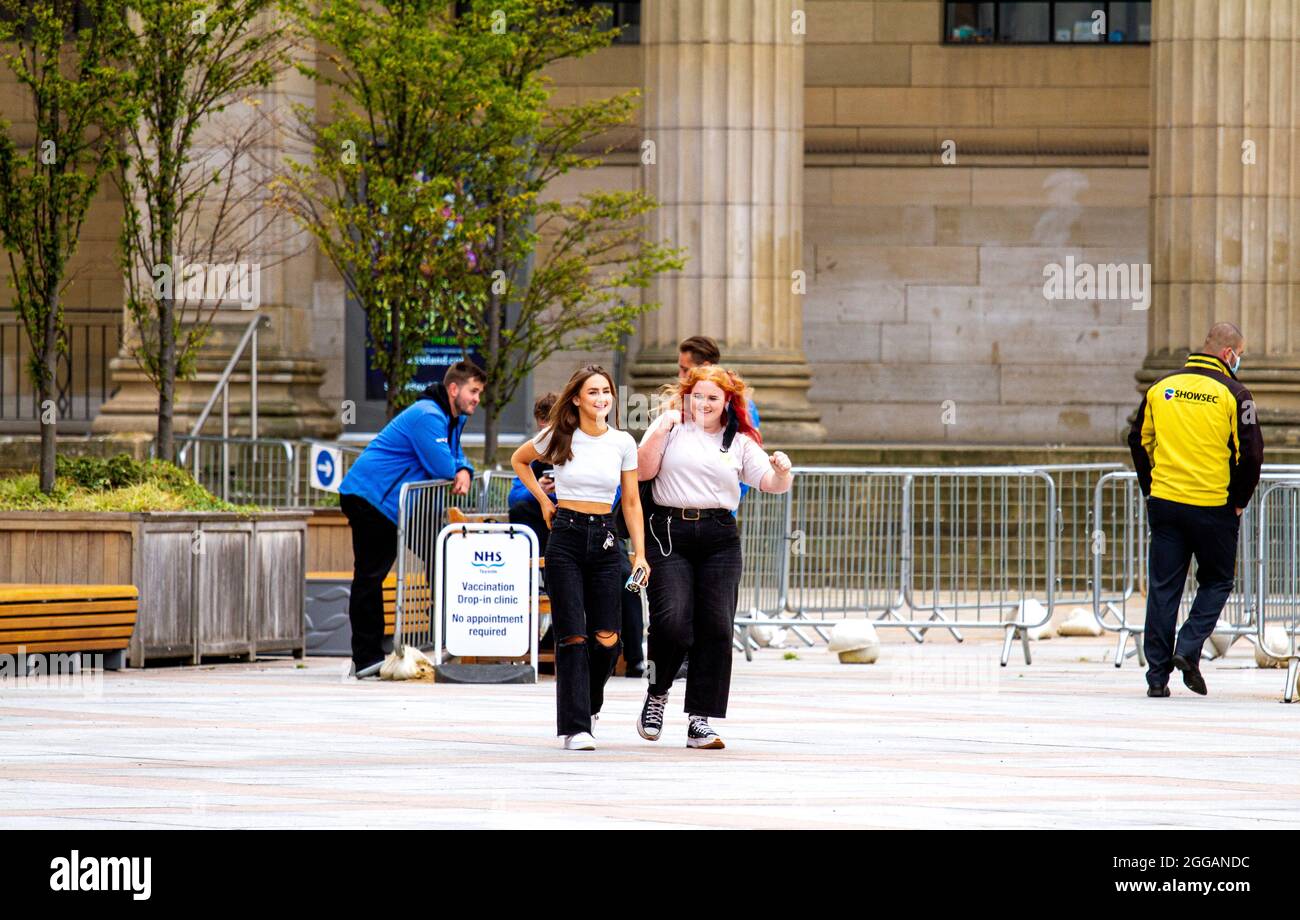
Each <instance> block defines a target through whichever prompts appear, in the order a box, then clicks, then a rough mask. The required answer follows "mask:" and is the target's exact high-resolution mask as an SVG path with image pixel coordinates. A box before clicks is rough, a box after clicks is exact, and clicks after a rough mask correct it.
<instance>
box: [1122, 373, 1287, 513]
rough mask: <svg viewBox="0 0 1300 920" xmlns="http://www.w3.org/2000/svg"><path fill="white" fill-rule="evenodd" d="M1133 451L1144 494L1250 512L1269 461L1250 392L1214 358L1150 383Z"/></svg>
mask: <svg viewBox="0 0 1300 920" xmlns="http://www.w3.org/2000/svg"><path fill="white" fill-rule="evenodd" d="M1128 446H1129V450H1130V451H1132V453H1133V468H1134V469H1135V470H1136V471H1137V476H1138V483H1139V484H1140V485H1141V487H1142V494H1143V495H1153V496H1155V497H1156V498H1163V499H1167V500H1169V501H1173V502H1182V503H1183V504H1186V505H1201V506H1211V505H1232V506H1234V507H1236V508H1245V507H1246V504H1247V503H1248V502H1249V501H1250V496H1251V495H1252V494H1253V493H1254V491H1255V486H1256V485H1257V484H1258V483H1259V469H1260V466H1262V465H1263V462H1264V438H1263V435H1262V434H1261V433H1260V430H1259V421H1258V419H1257V418H1256V411H1255V402H1254V400H1253V399H1252V398H1251V395H1250V390H1248V389H1246V387H1245V386H1244V385H1242V383H1241V382H1240V381H1238V380H1237V378H1236V376H1235V375H1234V374H1233V373H1232V371H1231V370H1229V369H1228V367H1227V365H1225V364H1224V363H1223V362H1222V361H1220V360H1219V359H1218V358H1216V357H1215V356H1214V355H1203V354H1191V355H1189V356H1188V357H1187V364H1186V365H1185V366H1184V367H1183V368H1182V370H1177V371H1172V372H1170V373H1168V374H1165V375H1164V376H1163V377H1161V378H1160V379H1159V380H1157V381H1156V382H1155V383H1153V384H1151V386H1150V387H1149V388H1148V389H1147V392H1146V395H1145V396H1143V397H1142V403H1141V404H1140V405H1139V406H1138V411H1137V418H1135V419H1134V420H1133V428H1132V430H1131V431H1130V432H1129V436H1128Z"/></svg>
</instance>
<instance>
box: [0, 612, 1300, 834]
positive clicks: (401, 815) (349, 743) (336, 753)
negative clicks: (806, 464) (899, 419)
mask: <svg viewBox="0 0 1300 920" xmlns="http://www.w3.org/2000/svg"><path fill="white" fill-rule="evenodd" d="M899 635H901V634H899ZM1033 651H1034V664H1033V665H1032V666H1025V665H1024V664H1022V663H1018V662H1017V660H1016V658H1015V657H1013V660H1012V662H1011V664H1010V666H1009V667H1007V668H999V667H998V664H997V658H998V652H999V646H998V644H997V643H996V642H991V641H973V640H972V641H967V642H966V643H964V644H961V645H957V644H953V643H950V642H949V643H931V642H927V643H926V644H925V645H922V646H918V645H915V644H913V643H911V642H910V640H907V639H905V638H900V639H898V641H894V640H893V639H892V638H888V639H886V641H885V644H884V646H883V649H882V654H881V658H880V661H879V662H878V663H876V664H874V665H842V664H839V663H838V661H837V660H836V659H835V657H834V656H832V655H830V654H828V653H827V652H826V651H825V650H824V648H820V647H818V648H802V649H796V650H793V655H794V656H795V657H792V658H787V657H786V655H787V652H785V651H782V650H776V649H764V650H762V651H760V652H759V653H758V654H757V655H756V657H755V659H754V661H752V662H747V661H745V660H744V659H743V658H742V657H741V656H739V655H738V656H737V658H736V662H735V672H734V681H733V687H732V697H731V710H730V713H729V718H727V719H726V720H723V721H717V722H715V725H716V726H717V727H718V729H719V730H720V731H721V732H722V734H723V736H724V737H725V739H726V741H727V745H728V746H727V748H726V750H723V751H696V750H690V749H687V748H686V747H685V730H686V724H685V716H684V715H683V714H682V712H681V699H682V694H681V688H680V686H679V688H678V689H676V690H675V691H674V694H673V698H672V700H671V701H670V705H669V710H668V719H667V724H666V726H665V730H664V736H663V738H662V740H660V741H659V742H657V743H653V744H652V743H648V742H645V741H643V740H641V739H640V738H639V737H638V736H637V735H636V732H635V730H634V728H633V723H634V721H635V718H636V715H637V713H638V711H639V709H640V704H641V699H642V693H643V692H644V684H643V683H642V682H641V681H634V680H627V679H624V678H618V677H616V678H612V679H611V681H610V685H609V692H608V694H607V702H606V706H605V711H604V712H603V713H602V714H601V718H600V721H599V722H598V723H597V727H596V732H595V734H596V738H597V742H598V744H599V750H597V751H594V752H568V751H563V750H561V749H560V747H559V744H558V741H557V739H556V738H555V736H554V725H555V722H554V720H555V705H554V683H553V682H552V681H551V680H549V679H543V681H542V683H540V684H537V685H519V684H509V685H490V686H483V685H477V686H476V685H465V684H460V685H450V684H437V685H435V684H425V683H387V682H379V681H373V680H371V681H360V682H358V681H355V680H350V679H348V678H346V676H345V673H344V672H345V670H346V663H345V662H342V661H340V660H339V659H320V658H314V659H307V660H306V661H304V662H295V661H293V660H290V659H279V660H267V661H259V662H255V663H242V664H216V665H204V666H200V667H163V668H151V669H149V670H146V671H120V672H115V673H107V674H102V675H99V676H97V677H95V678H93V679H91V680H89V682H88V683H87V684H85V685H79V686H74V687H69V686H55V685H53V684H50V683H49V682H48V681H46V682H45V683H42V682H41V681H31V682H26V683H17V682H14V681H7V682H6V681H0V828H6V829H8V828H136V827H139V828H381V827H430V828H508V827H521V828H588V827H591V828H595V827H600V828H748V827H772V828H814V827H836V828H839V827H843V828H850V827H852V828H912V827H921V828H989V827H998V828H1097V827H1121V828H1124V827H1156V828H1159V827H1199V828H1253V827H1296V826H1300V705H1291V706H1288V705H1284V704H1282V703H1281V702H1280V698H1281V691H1282V682H1283V674H1284V672H1282V671H1277V670H1259V669H1257V668H1255V666H1254V662H1253V659H1252V657H1251V651H1250V647H1249V646H1248V644H1247V643H1245V642H1239V643H1238V644H1237V645H1236V646H1234V647H1233V649H1232V650H1231V651H1230V653H1229V654H1228V655H1227V656H1226V657H1225V658H1223V659H1220V660H1218V661H1214V662H1207V663H1206V665H1205V674H1206V679H1207V681H1208V683H1209V686H1210V696H1208V697H1204V698H1202V697H1197V696H1194V695H1193V694H1192V693H1191V692H1190V691H1188V690H1186V689H1185V688H1183V687H1182V685H1181V683H1180V682H1179V681H1178V679H1177V676H1176V675H1175V679H1174V681H1173V683H1172V684H1171V686H1172V688H1173V696H1172V697H1170V698H1169V699H1165V700H1151V699H1147V698H1146V696H1145V695H1144V689H1145V682H1144V680H1143V677H1142V672H1141V670H1140V669H1139V668H1138V667H1137V666H1136V665H1135V664H1134V663H1132V662H1130V663H1128V664H1126V665H1125V666H1124V667H1123V668H1121V669H1116V668H1115V667H1114V666H1113V665H1112V664H1110V660H1111V659H1110V656H1111V654H1112V652H1113V643H1112V642H1111V641H1110V640H1107V639H1068V640H1067V639H1059V638H1057V639H1053V640H1051V641H1048V642H1041V643H1034V646H1033ZM1018 654H1019V650H1018V649H1017V650H1016V652H1015V655H1016V656H1017V657H1018Z"/></svg>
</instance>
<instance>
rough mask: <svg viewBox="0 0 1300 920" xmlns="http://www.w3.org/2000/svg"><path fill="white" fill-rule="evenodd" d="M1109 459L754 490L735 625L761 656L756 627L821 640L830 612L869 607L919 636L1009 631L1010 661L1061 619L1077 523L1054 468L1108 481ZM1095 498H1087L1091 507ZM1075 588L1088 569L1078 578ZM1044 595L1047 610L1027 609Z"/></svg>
mask: <svg viewBox="0 0 1300 920" xmlns="http://www.w3.org/2000/svg"><path fill="white" fill-rule="evenodd" d="M1108 469H1110V465H1106V466H1105V467H1100V466H1086V465H1079V466H1070V467H1060V468H1057V469H1056V470H1048V469H1036V468H1032V467H935V468H906V467H838V468H825V467H815V468H809V467H801V468H799V469H797V470H796V475H795V477H794V483H793V485H792V487H791V490H790V492H788V493H786V494H785V495H779V496H773V495H763V494H752V493H751V495H749V496H747V497H746V499H745V502H744V503H743V504H742V505H741V508H740V513H739V517H740V525H741V539H742V543H741V551H742V553H743V555H744V558H745V575H744V577H743V578H742V582H741V592H740V603H739V604H738V616H737V618H736V625H737V627H738V628H740V629H741V630H743V636H744V641H743V642H742V645H743V647H744V649H745V652H746V655H747V657H748V656H752V647H751V646H752V642H751V640H750V637H751V631H752V628H753V627H754V626H781V627H785V628H788V629H791V630H792V631H794V632H795V634H796V635H797V636H799V637H800V638H801V639H802V640H803V641H805V642H808V643H811V641H812V640H811V639H810V638H809V636H808V634H807V632H805V630H810V631H811V632H814V633H816V634H817V635H818V636H819V637H820V638H823V639H824V638H826V632H825V630H826V629H827V628H828V626H829V625H830V624H829V623H828V620H829V619H830V616H828V615H834V616H836V617H837V618H843V617H844V616H846V615H848V614H850V613H859V614H863V615H867V616H871V617H873V618H874V620H875V623H876V625H878V626H881V627H885V626H890V627H897V628H902V629H905V630H907V631H908V633H909V634H910V635H911V636H912V637H913V638H914V639H916V640H917V641H918V642H919V641H921V640H922V639H924V637H925V634H926V632H927V630H930V629H934V628H943V629H947V630H949V631H950V632H952V634H953V636H954V637H955V638H957V639H958V640H959V641H960V640H961V639H962V638H963V636H962V633H961V630H962V629H966V628H970V629H979V628H987V629H999V630H1002V631H1003V632H1004V641H1003V650H1002V663H1003V664H1004V665H1005V664H1006V662H1007V660H1008V658H1009V656H1010V650H1011V645H1012V644H1013V642H1014V640H1015V639H1016V638H1017V637H1019V638H1020V639H1021V640H1022V646H1023V649H1024V654H1025V660H1026V662H1028V661H1029V660H1030V655H1029V645H1028V630H1030V629H1033V628H1036V627H1039V626H1042V625H1044V624H1045V623H1046V622H1047V621H1048V620H1049V619H1050V618H1051V615H1052V608H1053V604H1054V603H1055V595H1056V592H1057V590H1058V582H1059V581H1060V580H1061V574H1060V572H1059V571H1058V566H1057V558H1056V548H1057V545H1058V541H1059V539H1060V536H1061V533H1062V532H1064V518H1063V515H1062V512H1061V509H1060V508H1059V507H1058V505H1057V495H1058V493H1057V481H1056V479H1055V478H1054V473H1055V474H1056V475H1058V476H1059V475H1060V474H1062V473H1067V472H1068V473H1069V474H1070V475H1071V476H1079V475H1084V474H1087V475H1094V476H1099V475H1101V473H1102V472H1103V471H1104V470H1108ZM1076 504H1081V506H1082V507H1086V506H1087V502H1086V501H1085V502H1082V503H1078V502H1076ZM1070 579H1071V580H1070V584H1071V588H1072V591H1073V590H1074V584H1075V581H1076V580H1077V573H1074V572H1072V573H1070ZM1030 600H1038V601H1039V602H1040V603H1041V605H1042V613H1041V614H1038V615H1031V614H1028V613H1027V612H1026V609H1025V608H1026V602H1027V601H1030Z"/></svg>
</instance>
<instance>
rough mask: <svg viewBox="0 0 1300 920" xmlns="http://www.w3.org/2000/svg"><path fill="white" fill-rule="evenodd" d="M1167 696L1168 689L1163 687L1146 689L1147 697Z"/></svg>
mask: <svg viewBox="0 0 1300 920" xmlns="http://www.w3.org/2000/svg"><path fill="white" fill-rule="evenodd" d="M1168 695H1169V688H1168V687H1167V686H1165V687H1147V696H1154V697H1165V696H1168Z"/></svg>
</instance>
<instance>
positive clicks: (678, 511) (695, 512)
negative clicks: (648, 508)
mask: <svg viewBox="0 0 1300 920" xmlns="http://www.w3.org/2000/svg"><path fill="white" fill-rule="evenodd" d="M655 510H656V511H662V512H663V513H664V514H666V515H668V516H669V517H675V518H679V519H680V520H683V521H698V520H701V519H708V518H720V517H731V516H732V512H731V510H730V509H728V508H666V507H664V506H662V505H660V506H658V507H657V508H655Z"/></svg>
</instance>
